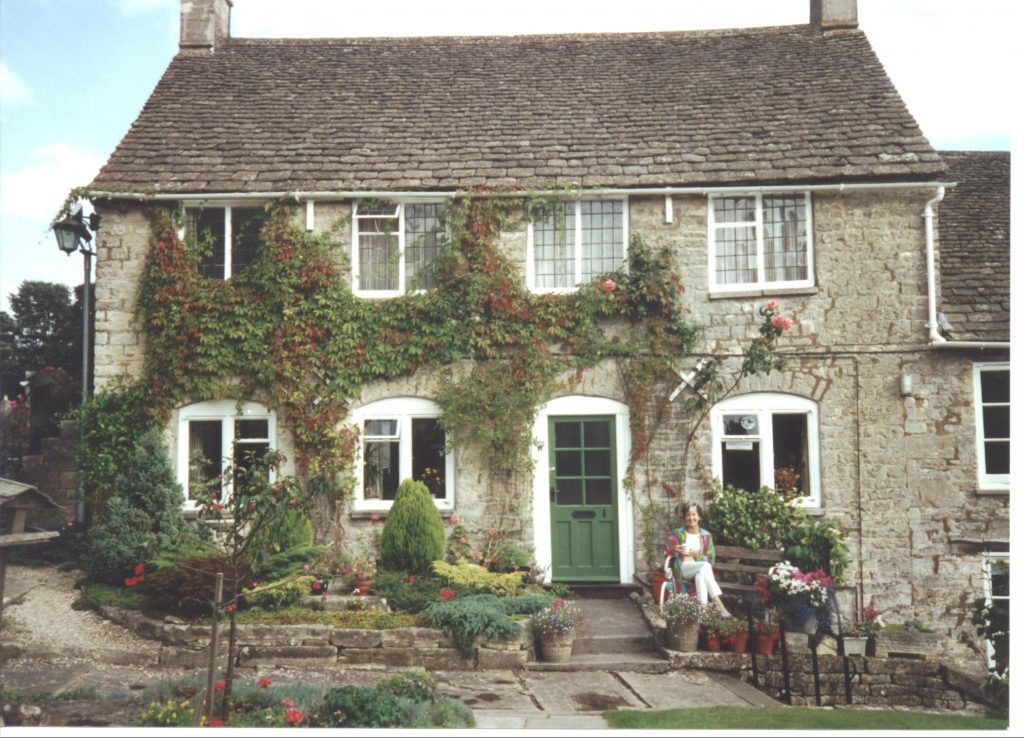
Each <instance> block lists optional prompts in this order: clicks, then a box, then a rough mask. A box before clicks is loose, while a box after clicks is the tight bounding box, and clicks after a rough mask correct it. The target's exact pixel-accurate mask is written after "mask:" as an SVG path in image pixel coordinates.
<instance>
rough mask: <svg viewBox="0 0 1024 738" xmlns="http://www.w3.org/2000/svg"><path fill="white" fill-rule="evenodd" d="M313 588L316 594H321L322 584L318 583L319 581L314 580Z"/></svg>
mask: <svg viewBox="0 0 1024 738" xmlns="http://www.w3.org/2000/svg"><path fill="white" fill-rule="evenodd" d="M312 587H313V591H314V592H319V591H320V582H318V581H317V580H315V579H314V580H313V584H312Z"/></svg>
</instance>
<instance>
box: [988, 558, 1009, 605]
mask: <svg viewBox="0 0 1024 738" xmlns="http://www.w3.org/2000/svg"><path fill="white" fill-rule="evenodd" d="M991 567H992V596H993V597H1009V596H1010V562H1009V561H1008V560H1006V559H994V560H992V561H991Z"/></svg>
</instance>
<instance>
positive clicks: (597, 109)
mask: <svg viewBox="0 0 1024 738" xmlns="http://www.w3.org/2000/svg"><path fill="white" fill-rule="evenodd" d="M943 172H944V167H943V165H942V163H941V160H940V159H939V157H938V155H937V154H936V153H935V151H934V150H933V149H932V148H931V146H930V145H929V143H928V141H927V140H926V139H925V138H924V136H923V135H922V134H921V131H920V129H919V128H918V126H917V123H916V122H915V121H914V119H913V117H911V115H910V114H909V113H908V112H907V109H906V107H905V106H904V104H903V101H902V100H901V98H900V97H899V95H898V94H897V92H896V90H895V89H894V88H893V86H892V83H891V82H890V81H889V79H888V77H887V75H886V73H885V71H884V69H883V68H882V66H881V64H880V63H879V61H878V59H877V57H876V56H875V54H874V52H873V51H872V49H871V47H870V44H869V43H868V41H867V38H866V37H865V36H864V34H863V33H862V32H860V31H842V32H835V33H829V34H826V35H822V34H821V33H819V32H814V31H813V30H812V29H811V28H810V26H784V27H777V28H760V29H743V30H732V31H689V32H678V33H626V34H585V35H558V36H500V37H451V38H411V39H409V38H405V39H402V38H378V39H313V40H308V39H230V40H228V41H226V42H225V43H224V44H222V45H220V46H218V47H217V48H216V50H215V52H214V53H211V54H199V55H195V54H192V55H189V54H179V55H178V56H177V57H175V59H174V60H173V61H172V62H171V64H170V66H169V67H168V69H167V71H166V72H165V74H164V76H163V78H162V79H161V80H160V83H159V84H158V85H157V87H156V89H155V91H154V92H153V95H152V96H151V97H150V99H149V101H148V102H147V103H146V105H145V107H144V108H143V110H142V113H141V114H140V116H139V118H138V120H137V121H136V122H135V124H134V125H133V126H132V128H131V130H130V131H129V132H128V134H127V135H126V136H125V137H124V139H123V140H122V141H121V143H120V145H119V146H118V147H117V150H116V151H115V152H114V154H113V155H112V156H111V158H110V160H109V162H108V163H107V165H106V166H105V167H104V168H103V169H102V171H101V172H100V174H99V175H98V177H97V178H96V180H95V181H94V182H93V188H94V189H100V190H103V189H110V190H116V189H127V190H143V191H149V190H160V191H166V192H272V191H289V192H290V191H295V190H302V191H339V190H368V189H370V190H372V189H379V190H387V189H391V190H431V189H432V190H438V189H441V190H443V189H463V188H467V187H472V186H476V185H487V186H511V187H513V188H522V189H538V188H544V187H549V186H565V185H572V184H577V185H579V186H581V187H636V186H662V185H702V184H737V183H752V182H757V183H766V184H767V183H773V182H791V181H801V182H812V181H835V180H840V179H841V180H845V181H851V180H869V179H873V178H888V179H896V178H903V179H906V178H911V179H924V178H929V177H933V176H936V175H939V174H942V173H943Z"/></svg>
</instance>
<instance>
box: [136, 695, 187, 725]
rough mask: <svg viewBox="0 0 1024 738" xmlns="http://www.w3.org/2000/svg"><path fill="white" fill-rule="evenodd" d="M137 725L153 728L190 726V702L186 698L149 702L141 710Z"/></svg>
mask: <svg viewBox="0 0 1024 738" xmlns="http://www.w3.org/2000/svg"><path fill="white" fill-rule="evenodd" d="M139 725H142V726H146V727H153V728H190V727H192V703H191V702H190V701H189V700H187V699H186V700H176V699H168V700H162V701H159V702H150V703H149V704H147V705H146V709H145V710H143V711H142V717H141V718H139Z"/></svg>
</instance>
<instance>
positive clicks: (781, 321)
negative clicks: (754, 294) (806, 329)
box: [772, 315, 793, 331]
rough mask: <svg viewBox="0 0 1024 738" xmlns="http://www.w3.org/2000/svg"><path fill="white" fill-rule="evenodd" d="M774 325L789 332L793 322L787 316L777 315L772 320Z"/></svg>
mask: <svg viewBox="0 0 1024 738" xmlns="http://www.w3.org/2000/svg"><path fill="white" fill-rule="evenodd" d="M772 325H774V326H775V327H776V328H781V329H782V330H784V331H787V330H789V329H790V328H792V327H793V321H792V320H790V319H789V318H787V317H786V316H785V315H776V316H775V317H774V318H772Z"/></svg>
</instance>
